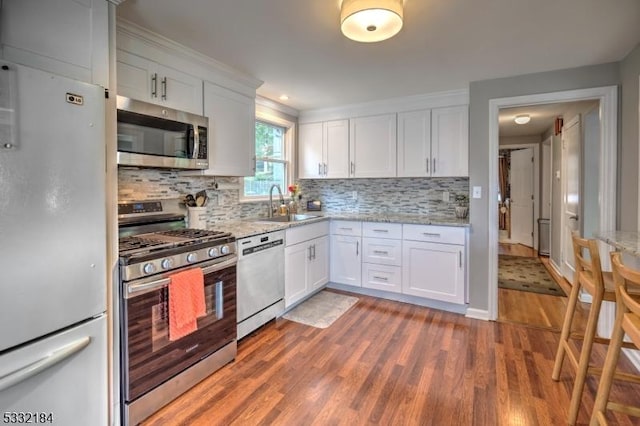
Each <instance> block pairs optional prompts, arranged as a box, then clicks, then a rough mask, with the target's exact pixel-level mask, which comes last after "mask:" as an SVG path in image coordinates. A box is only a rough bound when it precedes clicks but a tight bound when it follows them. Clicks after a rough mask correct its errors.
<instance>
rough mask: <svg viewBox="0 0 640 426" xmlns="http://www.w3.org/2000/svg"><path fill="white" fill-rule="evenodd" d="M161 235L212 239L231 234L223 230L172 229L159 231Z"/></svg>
mask: <svg viewBox="0 0 640 426" xmlns="http://www.w3.org/2000/svg"><path fill="white" fill-rule="evenodd" d="M158 234H160V235H166V236H168V237H181V238H189V239H196V240H200V239H212V238H222V237H226V236H229V235H231V234H230V233H228V232H222V231H209V230H206V229H191V228H185V229H174V230H171V231H162V232H158Z"/></svg>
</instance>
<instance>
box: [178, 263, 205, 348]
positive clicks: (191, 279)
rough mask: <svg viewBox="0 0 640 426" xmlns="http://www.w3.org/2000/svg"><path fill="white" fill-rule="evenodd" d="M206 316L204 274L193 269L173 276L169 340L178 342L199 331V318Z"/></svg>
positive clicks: (200, 270)
mask: <svg viewBox="0 0 640 426" xmlns="http://www.w3.org/2000/svg"><path fill="white" fill-rule="evenodd" d="M205 314H206V306H205V301H204V274H203V273H202V269H200V268H193V269H189V270H187V271H183V272H178V273H177V274H174V275H171V282H170V283H169V340H171V341H175V340H178V339H180V338H182V337H184V336H186V335H187V334H190V333H193V332H194V331H196V330H197V329H198V322H197V318H198V317H201V316H204V315H205Z"/></svg>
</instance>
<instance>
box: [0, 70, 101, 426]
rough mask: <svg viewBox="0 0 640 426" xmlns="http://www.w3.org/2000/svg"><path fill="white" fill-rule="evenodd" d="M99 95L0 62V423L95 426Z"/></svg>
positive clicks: (98, 344) (76, 84) (98, 359)
mask: <svg viewBox="0 0 640 426" xmlns="http://www.w3.org/2000/svg"><path fill="white" fill-rule="evenodd" d="M104 141H105V91H104V89H103V88H101V87H99V86H94V85H91V84H87V83H83V82H78V81H73V80H70V79H67V78H64V77H60V76H57V75H54V74H49V73H46V72H43V71H40V70H35V69H31V68H27V67H23V66H19V65H15V64H12V63H8V62H3V61H0V416H2V418H0V422H2V423H18V424H20V423H45V424H55V425H65V426H66V425H89V424H90V425H106V424H107V423H108V396H107V392H108V390H107V386H108V385H107V378H108V371H107V350H108V349H107V321H106V315H105V311H106V222H105V214H106V209H105V143H104Z"/></svg>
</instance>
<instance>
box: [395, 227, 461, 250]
mask: <svg viewBox="0 0 640 426" xmlns="http://www.w3.org/2000/svg"><path fill="white" fill-rule="evenodd" d="M465 232H466V231H465V229H464V228H460V227H456V226H432V225H402V236H403V239H404V240H410V241H426V242H430V243H446V244H460V245H464V244H465Z"/></svg>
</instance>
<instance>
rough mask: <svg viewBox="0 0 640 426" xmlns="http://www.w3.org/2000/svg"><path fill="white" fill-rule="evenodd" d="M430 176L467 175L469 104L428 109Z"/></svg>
mask: <svg viewBox="0 0 640 426" xmlns="http://www.w3.org/2000/svg"><path fill="white" fill-rule="evenodd" d="M431 165H432V168H431V176H469V108H468V107H467V106H466V105H463V106H455V107H449V108H435V109H433V110H431Z"/></svg>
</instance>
